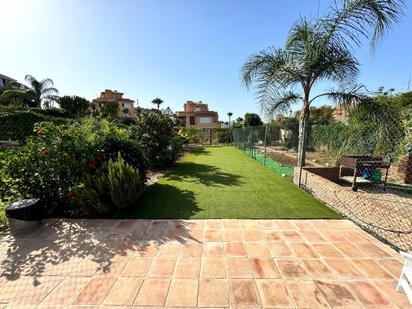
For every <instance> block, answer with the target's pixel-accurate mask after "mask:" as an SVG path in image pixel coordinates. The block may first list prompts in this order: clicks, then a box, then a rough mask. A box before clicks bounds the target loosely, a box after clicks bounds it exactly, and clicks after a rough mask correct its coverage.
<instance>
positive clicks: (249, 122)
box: [243, 113, 263, 127]
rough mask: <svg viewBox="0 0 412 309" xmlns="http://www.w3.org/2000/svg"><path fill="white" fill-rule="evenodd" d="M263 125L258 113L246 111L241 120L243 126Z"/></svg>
mask: <svg viewBox="0 0 412 309" xmlns="http://www.w3.org/2000/svg"><path fill="white" fill-rule="evenodd" d="M261 125H263V122H262V120H261V119H260V117H259V115H258V114H255V113H246V114H245V119H244V120H243V126H244V127H255V126H261Z"/></svg>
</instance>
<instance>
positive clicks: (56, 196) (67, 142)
mask: <svg viewBox="0 0 412 309" xmlns="http://www.w3.org/2000/svg"><path fill="white" fill-rule="evenodd" d="M35 133H36V135H35V136H31V137H29V138H28V139H27V142H26V145H25V146H24V148H23V149H22V151H21V152H19V154H18V156H15V157H11V158H10V160H9V165H8V166H9V172H8V173H9V175H10V177H12V178H13V179H16V185H15V186H16V188H17V191H18V192H19V193H20V194H21V196H22V197H35V198H39V199H41V201H42V202H43V204H44V205H45V208H46V209H47V211H48V212H54V211H56V210H62V211H63V210H64V207H60V208H56V207H57V205H66V204H67V198H68V196H67V194H68V193H69V192H71V190H72V189H73V188H74V187H77V186H78V185H79V184H80V182H81V181H82V179H83V178H84V176H85V175H86V174H87V173H88V172H90V171H94V170H95V169H96V168H97V167H98V166H99V165H100V164H101V163H102V161H103V160H104V159H105V158H104V155H103V150H104V149H105V148H104V147H103V145H104V142H105V140H106V137H108V136H113V137H117V138H119V139H125V138H127V136H128V133H127V131H126V130H124V129H120V128H117V127H116V126H115V125H114V124H113V123H110V122H108V121H107V120H96V119H93V118H91V117H90V118H86V119H84V120H82V121H80V122H72V123H70V124H67V125H60V126H59V125H56V124H54V123H50V122H42V123H40V124H36V125H35ZM121 145H122V144H121ZM125 153H126V152H125ZM134 153H136V152H134ZM107 159H109V158H107ZM53 205H54V206H56V207H53Z"/></svg>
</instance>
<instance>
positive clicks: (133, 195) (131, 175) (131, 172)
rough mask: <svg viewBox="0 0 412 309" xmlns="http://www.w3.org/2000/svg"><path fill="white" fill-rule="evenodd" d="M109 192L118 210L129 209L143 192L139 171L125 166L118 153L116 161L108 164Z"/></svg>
mask: <svg viewBox="0 0 412 309" xmlns="http://www.w3.org/2000/svg"><path fill="white" fill-rule="evenodd" d="M108 180H109V192H110V197H111V198H112V201H113V204H114V205H116V207H117V208H118V209H119V210H124V209H125V208H128V207H130V206H131V205H132V204H133V203H135V202H136V201H137V199H138V198H139V195H140V193H141V192H142V191H143V183H142V181H141V180H140V176H139V171H138V170H137V169H135V168H133V167H132V166H131V165H129V164H127V163H126V162H125V161H124V160H123V159H122V156H121V155H120V153H119V157H118V159H117V161H115V162H113V161H112V160H109V163H108Z"/></svg>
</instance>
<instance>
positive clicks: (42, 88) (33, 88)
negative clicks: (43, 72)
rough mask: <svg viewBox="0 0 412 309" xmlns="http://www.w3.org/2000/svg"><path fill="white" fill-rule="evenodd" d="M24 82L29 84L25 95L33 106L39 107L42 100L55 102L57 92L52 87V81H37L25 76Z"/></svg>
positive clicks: (48, 79)
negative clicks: (31, 101) (29, 98)
mask: <svg viewBox="0 0 412 309" xmlns="http://www.w3.org/2000/svg"><path fill="white" fill-rule="evenodd" d="M25 80H26V82H27V83H29V88H28V90H27V94H28V95H29V96H30V97H31V99H32V100H33V102H34V106H36V107H41V103H42V101H43V100H47V101H56V100H57V98H58V96H57V94H58V93H59V91H58V90H57V89H56V88H54V87H53V81H52V80H51V79H50V78H46V79H43V80H41V81H39V80H37V79H36V78H34V77H33V76H31V75H26V77H25Z"/></svg>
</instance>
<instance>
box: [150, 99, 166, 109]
mask: <svg viewBox="0 0 412 309" xmlns="http://www.w3.org/2000/svg"><path fill="white" fill-rule="evenodd" d="M152 103H153V104H155V105H157V110H158V111H160V104H162V103H163V100H162V99H161V98H155V99H153V101H152Z"/></svg>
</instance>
